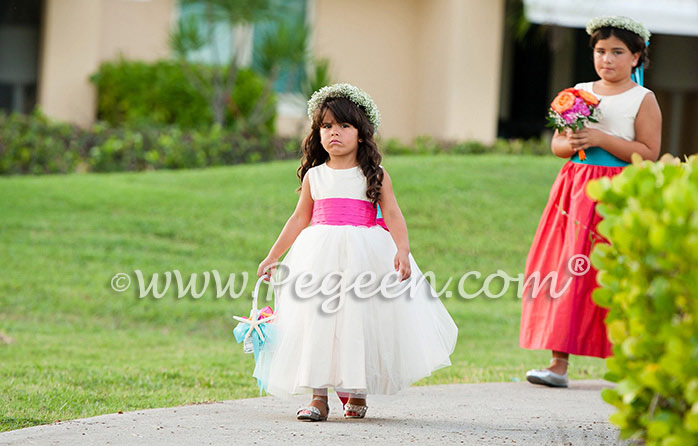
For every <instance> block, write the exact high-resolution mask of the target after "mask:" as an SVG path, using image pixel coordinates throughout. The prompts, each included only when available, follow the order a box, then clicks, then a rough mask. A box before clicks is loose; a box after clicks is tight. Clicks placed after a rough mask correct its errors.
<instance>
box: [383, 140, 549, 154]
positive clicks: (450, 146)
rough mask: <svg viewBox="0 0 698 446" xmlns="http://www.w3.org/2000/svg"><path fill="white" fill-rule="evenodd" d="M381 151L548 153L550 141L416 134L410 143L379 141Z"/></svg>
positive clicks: (386, 152)
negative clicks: (491, 140)
mask: <svg viewBox="0 0 698 446" xmlns="http://www.w3.org/2000/svg"><path fill="white" fill-rule="evenodd" d="M379 146H380V147H381V149H382V150H383V153H385V154H389V155H406V154H419V155H433V154H438V153H454V154H480V153H500V154H507V155H550V153H551V152H550V141H548V140H546V139H543V138H540V139H530V140H520V139H511V140H507V139H498V140H496V141H495V142H494V144H490V145H487V144H483V143H481V142H479V141H463V142H455V141H441V140H438V139H435V138H432V137H430V136H418V137H417V138H415V139H414V141H413V142H412V143H411V144H404V143H401V142H400V141H399V140H397V139H395V138H389V139H387V140H385V141H380V142H379Z"/></svg>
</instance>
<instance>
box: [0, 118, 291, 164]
mask: <svg viewBox="0 0 698 446" xmlns="http://www.w3.org/2000/svg"><path fill="white" fill-rule="evenodd" d="M299 147H300V142H299V141H298V140H297V139H294V138H280V137H275V136H271V135H269V134H262V135H258V134H248V133H245V132H240V131H235V130H231V129H223V128H221V127H220V126H216V125H212V126H208V127H205V128H201V129H181V128H179V127H176V126H157V127H153V126H147V125H138V126H135V125H134V126H130V127H111V126H110V125H108V124H107V123H104V122H100V123H97V124H95V125H93V126H92V127H90V128H89V129H81V128H79V127H77V126H73V125H69V124H64V123H59V122H53V121H51V120H49V119H47V118H46V117H45V116H43V115H42V114H41V113H40V112H38V111H37V112H35V113H34V114H33V115H31V116H26V115H20V114H12V115H6V114H4V113H1V112H0V174H43V173H68V172H74V171H89V172H115V171H129V170H148V169H161V168H168V169H180V168H196V167H205V166H216V165H225V164H238V163H247V162H256V161H266V160H272V159H288V158H296V157H298V150H299Z"/></svg>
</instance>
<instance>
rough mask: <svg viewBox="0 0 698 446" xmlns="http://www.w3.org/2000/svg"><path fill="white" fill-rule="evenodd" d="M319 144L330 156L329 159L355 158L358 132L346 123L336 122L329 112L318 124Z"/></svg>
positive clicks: (327, 111)
mask: <svg viewBox="0 0 698 446" xmlns="http://www.w3.org/2000/svg"><path fill="white" fill-rule="evenodd" d="M320 144H322V147H323V148H324V149H325V150H326V151H327V153H329V154H330V158H344V157H353V158H356V152H357V151H358V150H359V130H358V129H357V128H356V127H354V126H353V125H351V124H347V123H346V122H337V120H336V119H335V117H334V114H332V112H331V111H330V110H326V111H325V115H324V116H323V118H322V122H321V123H320Z"/></svg>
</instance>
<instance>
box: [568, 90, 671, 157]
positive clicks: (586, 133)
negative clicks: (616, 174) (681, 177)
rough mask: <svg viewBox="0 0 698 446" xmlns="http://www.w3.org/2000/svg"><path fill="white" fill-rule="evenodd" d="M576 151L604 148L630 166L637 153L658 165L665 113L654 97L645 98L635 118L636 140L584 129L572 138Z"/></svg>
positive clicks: (647, 95)
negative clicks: (634, 154)
mask: <svg viewBox="0 0 698 446" xmlns="http://www.w3.org/2000/svg"><path fill="white" fill-rule="evenodd" d="M569 138H570V141H571V144H572V147H573V148H574V150H582V149H586V148H589V147H593V146H599V147H602V148H603V149H604V150H606V151H607V152H609V153H611V154H613V155H615V156H616V157H618V158H620V159H621V160H623V161H627V162H630V161H631V157H632V155H633V153H638V154H639V155H640V156H641V157H642V159H646V160H650V161H656V160H657V158H658V157H659V150H660V146H661V142H662V112H661V111H660V110H659V104H657V99H656V98H655V97H654V94H653V93H648V94H646V95H645V97H644V99H643V100H642V103H641V104H640V109H639V110H638V112H637V116H636V117H635V140H634V141H626V140H625V139H623V138H618V137H617V136H613V135H609V134H608V133H604V132H602V131H601V130H597V129H586V128H585V129H582V130H580V131H578V132H576V133H574V134H572V135H570V136H569Z"/></svg>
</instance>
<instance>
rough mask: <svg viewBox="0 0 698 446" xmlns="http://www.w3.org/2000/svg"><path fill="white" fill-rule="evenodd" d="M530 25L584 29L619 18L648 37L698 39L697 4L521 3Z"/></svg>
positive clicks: (637, 0) (612, 0)
mask: <svg viewBox="0 0 698 446" xmlns="http://www.w3.org/2000/svg"><path fill="white" fill-rule="evenodd" d="M524 5H525V11H526V18H527V19H528V20H529V21H531V22H533V23H542V24H551V25H559V26H566V27H570V28H584V27H585V26H586V24H587V22H588V21H589V20H590V19H591V18H593V17H597V16H605V15H622V16H626V17H630V18H632V19H634V20H637V21H638V22H642V23H643V24H644V25H645V26H646V27H647V29H649V30H650V32H652V33H658V34H676V35H685V36H698V0H583V1H582V0H524Z"/></svg>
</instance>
